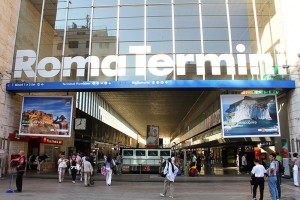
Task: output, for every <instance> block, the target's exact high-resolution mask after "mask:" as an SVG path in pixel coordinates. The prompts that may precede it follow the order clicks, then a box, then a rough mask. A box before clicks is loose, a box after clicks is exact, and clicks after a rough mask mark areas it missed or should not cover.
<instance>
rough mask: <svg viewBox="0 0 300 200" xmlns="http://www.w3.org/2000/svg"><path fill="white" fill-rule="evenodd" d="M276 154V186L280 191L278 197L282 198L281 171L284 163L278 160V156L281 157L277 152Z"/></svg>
mask: <svg viewBox="0 0 300 200" xmlns="http://www.w3.org/2000/svg"><path fill="white" fill-rule="evenodd" d="M276 155H277V156H276V157H275V163H276V178H277V182H276V187H277V192H278V196H277V199H280V198H281V175H282V173H281V171H280V165H282V164H281V162H280V161H279V160H277V158H279V159H280V157H278V154H276ZM281 159H282V158H281Z"/></svg>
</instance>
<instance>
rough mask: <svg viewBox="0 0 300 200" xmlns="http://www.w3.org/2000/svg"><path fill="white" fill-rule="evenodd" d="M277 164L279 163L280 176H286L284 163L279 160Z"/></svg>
mask: <svg viewBox="0 0 300 200" xmlns="http://www.w3.org/2000/svg"><path fill="white" fill-rule="evenodd" d="M277 162H278V172H279V174H284V167H283V165H282V163H281V162H280V161H278V160H277Z"/></svg>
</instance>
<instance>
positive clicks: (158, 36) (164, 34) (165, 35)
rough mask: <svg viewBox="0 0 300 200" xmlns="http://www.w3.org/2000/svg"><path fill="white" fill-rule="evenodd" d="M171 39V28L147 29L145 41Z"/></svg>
mask: <svg viewBox="0 0 300 200" xmlns="http://www.w3.org/2000/svg"><path fill="white" fill-rule="evenodd" d="M167 40H172V29H148V30H147V41H148V42H149V41H167Z"/></svg>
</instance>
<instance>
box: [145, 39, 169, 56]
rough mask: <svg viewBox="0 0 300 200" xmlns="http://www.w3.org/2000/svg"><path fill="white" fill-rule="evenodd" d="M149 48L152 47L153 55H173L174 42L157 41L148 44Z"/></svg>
mask: <svg viewBox="0 0 300 200" xmlns="http://www.w3.org/2000/svg"><path fill="white" fill-rule="evenodd" d="M147 46H150V47H151V53H152V54H161V53H172V51H173V50H172V46H173V44H172V41H155V42H147Z"/></svg>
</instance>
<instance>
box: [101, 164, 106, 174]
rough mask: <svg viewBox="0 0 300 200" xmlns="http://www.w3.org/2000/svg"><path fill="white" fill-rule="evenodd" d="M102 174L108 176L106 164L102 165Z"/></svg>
mask: <svg viewBox="0 0 300 200" xmlns="http://www.w3.org/2000/svg"><path fill="white" fill-rule="evenodd" d="M101 174H102V175H103V176H106V167H105V166H102V167H101Z"/></svg>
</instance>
